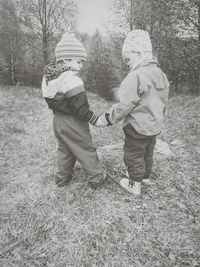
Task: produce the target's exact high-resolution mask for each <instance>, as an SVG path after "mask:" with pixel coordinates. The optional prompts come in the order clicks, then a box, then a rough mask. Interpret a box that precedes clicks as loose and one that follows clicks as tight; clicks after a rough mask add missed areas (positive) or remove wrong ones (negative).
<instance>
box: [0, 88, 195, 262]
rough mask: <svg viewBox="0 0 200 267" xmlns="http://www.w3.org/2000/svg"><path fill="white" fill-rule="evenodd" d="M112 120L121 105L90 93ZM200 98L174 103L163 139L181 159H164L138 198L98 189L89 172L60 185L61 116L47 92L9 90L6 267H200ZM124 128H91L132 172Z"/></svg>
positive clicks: (3, 212)
mask: <svg viewBox="0 0 200 267" xmlns="http://www.w3.org/2000/svg"><path fill="white" fill-rule="evenodd" d="M88 96H89V101H90V104H91V106H92V108H93V109H94V110H95V111H96V113H97V114H101V113H103V112H104V111H105V110H106V109H108V108H109V106H110V105H111V104H112V103H107V102H106V101H104V100H102V99H101V98H99V97H97V96H96V95H95V94H88ZM199 104H200V98H199V97H198V98H197V97H196V98H194V97H192V96H179V97H174V98H172V99H171V100H170V103H169V112H168V117H167V119H166V123H165V125H164V127H163V131H162V134H161V139H163V140H165V141H167V142H168V143H169V145H170V147H171V149H172V150H173V152H174V153H175V154H176V158H175V159H173V160H172V159H171V160H169V159H164V158H160V157H158V155H155V163H154V169H153V175H152V181H153V183H152V185H151V186H146V185H145V186H143V188H142V194H141V195H140V196H138V197H134V196H131V195H128V194H126V193H125V192H124V191H122V190H121V189H120V188H119V187H118V186H117V184H115V183H113V182H112V181H111V180H108V181H107V182H106V184H105V185H104V187H103V188H102V189H100V190H97V191H90V189H89V188H87V187H86V179H85V177H84V175H83V172H82V170H81V169H78V168H77V169H76V170H75V172H74V177H73V180H72V182H71V183H70V184H69V186H68V187H65V188H57V187H56V186H55V184H54V181H53V176H54V173H55V171H56V148H57V144H56V140H55V138H54V135H53V128H52V116H53V115H52V112H51V111H50V110H48V108H47V105H46V103H45V101H44V100H43V99H42V97H41V93H40V90H38V89H34V88H24V87H21V88H15V87H1V88H0V107H1V108H0V120H1V125H2V127H1V131H0V138H1V144H0V146H1V147H0V148H1V149H0V162H1V179H0V200H1V201H0V266H5V267H7V266H20V267H21V266H48V267H54V266H56V267H57V266H58V267H63V266H69V267H74V266H79V267H80V266H85V267H88V266H107V267H112V266H113V267H114V266H115V267H116V266H119V267H127V266H137V267H140V266H141V267H148V266H155V267H156V266H158V267H165V266H166V267H169V266H180V267H184V266H196V267H197V266H199V265H200V255H199V244H200V230H199V229H200V227H199V226H200V212H199V201H200V181H199V173H200V167H199V160H200V144H199V137H200V136H199V125H200V124H199V122H200V121H199V116H198V114H199V113H200V105H199ZM121 127H122V125H121V124H119V125H116V126H112V127H107V128H106V129H97V128H95V127H91V133H92V136H93V140H94V143H95V144H96V146H97V147H98V148H99V151H100V152H101V155H102V160H103V166H104V168H105V170H106V171H108V172H109V173H110V174H112V175H113V176H114V177H115V179H116V180H119V179H120V178H121V177H122V176H123V175H124V171H125V167H124V164H123V160H122V159H123V152H122V150H121V149H118V148H116V149H115V150H107V149H106V147H104V146H106V145H108V144H118V143H121V142H122V140H123V131H122V129H121Z"/></svg>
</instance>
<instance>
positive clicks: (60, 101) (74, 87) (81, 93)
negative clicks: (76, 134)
mask: <svg viewBox="0 0 200 267" xmlns="http://www.w3.org/2000/svg"><path fill="white" fill-rule="evenodd" d="M45 100H46V102H47V103H48V106H49V108H50V109H52V110H53V112H54V113H55V112H56V111H57V112H60V113H65V114H68V115H75V116H77V118H79V119H80V120H83V121H87V122H89V123H91V124H93V125H94V124H95V123H96V121H97V119H98V118H99V117H98V116H97V115H95V114H94V112H93V111H92V110H91V109H90V107H89V103H88V99H87V95H86V92H85V88H84V85H83V82H82V80H81V79H80V78H79V77H77V76H73V77H71V78H70V80H66V81H65V83H64V86H63V89H62V92H59V93H56V95H55V96H54V98H45Z"/></svg>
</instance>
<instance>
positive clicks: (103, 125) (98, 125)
mask: <svg viewBox="0 0 200 267" xmlns="http://www.w3.org/2000/svg"><path fill="white" fill-rule="evenodd" d="M94 126H95V127H105V126H106V125H105V124H104V123H103V121H102V119H101V117H99V118H98V120H97V121H96V123H95V124H94Z"/></svg>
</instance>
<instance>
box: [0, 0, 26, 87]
mask: <svg viewBox="0 0 200 267" xmlns="http://www.w3.org/2000/svg"><path fill="white" fill-rule="evenodd" d="M0 22H1V24H0V51H1V52H0V53H1V67H2V70H3V71H4V73H5V72H6V71H7V75H6V77H4V80H5V82H7V83H12V84H15V83H16V82H17V81H18V72H19V68H20V65H21V64H22V58H23V47H22V42H21V41H20V37H21V36H22V35H23V33H22V31H21V28H20V25H19V23H18V17H17V12H16V7H15V5H14V2H13V1H6V0H2V1H1V2H0Z"/></svg>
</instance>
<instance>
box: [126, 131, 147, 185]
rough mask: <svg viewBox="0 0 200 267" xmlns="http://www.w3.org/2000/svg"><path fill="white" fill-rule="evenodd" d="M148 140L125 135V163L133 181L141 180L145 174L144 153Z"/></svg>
mask: <svg viewBox="0 0 200 267" xmlns="http://www.w3.org/2000/svg"><path fill="white" fill-rule="evenodd" d="M145 148H146V140H140V139H134V138H133V137H129V136H126V135H125V143H124V163H125V165H126V166H127V169H128V174H129V178H130V181H131V182H141V181H142V179H143V177H144V174H145V161H144V154H145Z"/></svg>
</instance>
